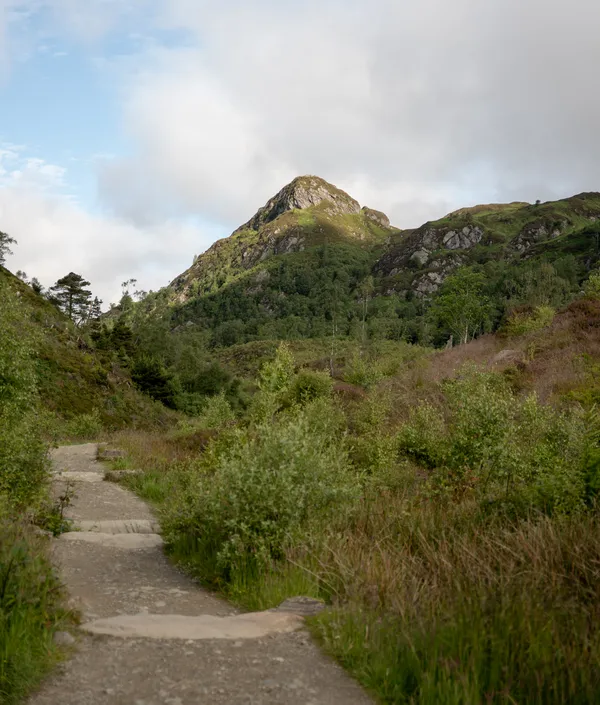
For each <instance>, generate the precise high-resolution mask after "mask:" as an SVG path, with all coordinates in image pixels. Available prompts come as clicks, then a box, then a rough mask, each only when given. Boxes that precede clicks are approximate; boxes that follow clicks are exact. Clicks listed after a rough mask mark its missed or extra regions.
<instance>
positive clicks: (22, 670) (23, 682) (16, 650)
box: [0, 506, 66, 705]
mask: <svg viewBox="0 0 600 705" xmlns="http://www.w3.org/2000/svg"><path fill="white" fill-rule="evenodd" d="M0 587H1V590H0V702H2V703H6V704H7V705H8V704H9V703H16V702H20V701H21V698H22V697H23V696H24V695H26V694H27V693H28V692H29V691H30V690H32V689H33V688H34V687H35V686H37V685H38V683H39V681H40V680H41V678H42V676H44V675H45V674H46V672H47V670H48V669H49V668H50V667H51V665H52V664H53V662H54V661H55V660H56V659H57V656H58V653H57V649H56V647H55V646H54V644H53V641H52V637H53V635H54V632H55V631H56V630H57V629H59V628H60V627H61V625H62V624H64V622H65V621H66V614H65V613H64V612H63V610H62V609H61V606H60V600H61V597H62V596H61V591H60V585H59V582H58V580H57V578H56V576H55V574H54V571H53V569H52V567H51V565H50V562H49V561H48V560H47V558H46V557H45V552H44V550H43V547H42V546H41V545H40V539H37V540H36V539H35V538H34V537H33V535H32V534H31V530H30V529H28V528H27V527H25V526H24V525H22V524H20V523H18V522H16V521H14V519H13V518H12V517H11V514H10V512H9V510H7V508H6V506H0Z"/></svg>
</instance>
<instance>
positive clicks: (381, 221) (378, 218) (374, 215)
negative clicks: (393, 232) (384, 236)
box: [361, 207, 390, 228]
mask: <svg viewBox="0 0 600 705" xmlns="http://www.w3.org/2000/svg"><path fill="white" fill-rule="evenodd" d="M361 213H363V214H364V215H365V216H366V217H367V218H368V219H369V220H372V221H373V222H374V223H377V225H381V227H382V228H389V227H390V219H389V218H388V217H387V215H386V214H385V213H382V212H381V211H376V210H373V209H372V208H367V207H364V208H363V209H362V210H361Z"/></svg>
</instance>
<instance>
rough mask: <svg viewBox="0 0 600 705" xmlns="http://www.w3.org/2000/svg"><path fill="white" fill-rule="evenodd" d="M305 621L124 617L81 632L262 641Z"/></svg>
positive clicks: (266, 616) (280, 615)
mask: <svg viewBox="0 0 600 705" xmlns="http://www.w3.org/2000/svg"><path fill="white" fill-rule="evenodd" d="M303 624H304V620H303V618H302V617H300V616H299V615H297V614H290V613H287V612H277V611H266V612H251V613H249V614H236V615H232V616H229V617H215V616H214V615H210V614H201V615H198V616H197V617H190V616H187V615H179V614H145V613H144V614H124V615H119V616H117V617H109V618H105V619H97V620H95V621H93V622H88V623H87V624H84V625H83V626H82V627H81V628H82V629H83V630H84V631H86V632H89V633H91V634H104V635H108V636H116V637H124V638H148V639H189V640H194V641H196V640H201V639H235V640H237V639H261V638H263V637H265V636H268V635H269V634H285V633H289V632H293V631H296V630H298V629H301V628H302V626H303Z"/></svg>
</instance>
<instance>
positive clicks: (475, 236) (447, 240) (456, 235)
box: [442, 225, 483, 250]
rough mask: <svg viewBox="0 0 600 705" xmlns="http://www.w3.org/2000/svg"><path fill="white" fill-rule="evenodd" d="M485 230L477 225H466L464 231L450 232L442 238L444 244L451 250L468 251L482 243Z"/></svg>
mask: <svg viewBox="0 0 600 705" xmlns="http://www.w3.org/2000/svg"><path fill="white" fill-rule="evenodd" d="M482 237H483V230H482V229H481V228H480V227H479V226H477V225H475V226H469V225H466V226H465V227H464V228H463V229H462V230H459V231H457V230H449V231H448V232H447V233H446V234H445V235H444V236H443V238H442V244H443V245H444V247H447V248H448V249H449V250H467V249H469V248H470V247H474V246H475V245H476V244H477V243H478V242H481V238H482Z"/></svg>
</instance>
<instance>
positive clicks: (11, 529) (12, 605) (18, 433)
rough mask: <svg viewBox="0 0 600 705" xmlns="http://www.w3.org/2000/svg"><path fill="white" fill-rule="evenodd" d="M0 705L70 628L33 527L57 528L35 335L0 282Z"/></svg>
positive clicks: (29, 684) (54, 655)
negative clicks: (59, 632) (51, 500)
mask: <svg viewBox="0 0 600 705" xmlns="http://www.w3.org/2000/svg"><path fill="white" fill-rule="evenodd" d="M0 331H2V335H0V702H1V703H6V704H12V703H16V702H19V701H20V700H21V699H22V698H23V697H24V696H26V695H27V694H28V693H29V692H31V691H32V690H33V689H34V688H35V687H36V686H37V685H38V684H39V683H40V681H41V679H42V678H43V676H44V675H45V674H46V673H47V672H48V671H49V669H50V668H51V667H52V665H53V664H54V663H55V662H56V661H57V659H58V658H59V657H60V651H59V648H58V647H57V646H56V645H55V643H54V641H53V637H54V633H55V632H56V631H57V630H58V629H60V628H61V626H62V628H64V625H66V624H68V623H69V617H68V615H67V613H66V612H65V610H64V609H63V603H62V594H61V589H60V585H59V583H58V580H57V578H56V576H55V573H54V571H53V569H52V567H51V565H50V562H49V560H48V558H47V541H46V540H45V539H43V538H41V537H40V536H39V535H38V533H36V529H35V524H36V523H38V524H40V523H41V524H43V525H47V526H48V528H57V526H56V524H55V523H54V524H53V518H54V513H53V510H52V507H51V504H50V503H49V497H48V447H47V445H46V443H45V442H44V440H43V438H42V432H41V425H42V424H41V418H42V415H41V413H40V406H39V399H38V387H37V383H38V378H37V375H36V365H35V359H34V355H35V335H34V331H33V329H32V326H31V325H30V320H29V318H28V317H27V315H26V314H25V312H24V309H23V307H22V306H21V305H20V302H19V299H18V297H16V296H15V295H14V293H13V292H12V290H10V289H9V287H7V286H6V285H5V284H3V282H2V281H0Z"/></svg>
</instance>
